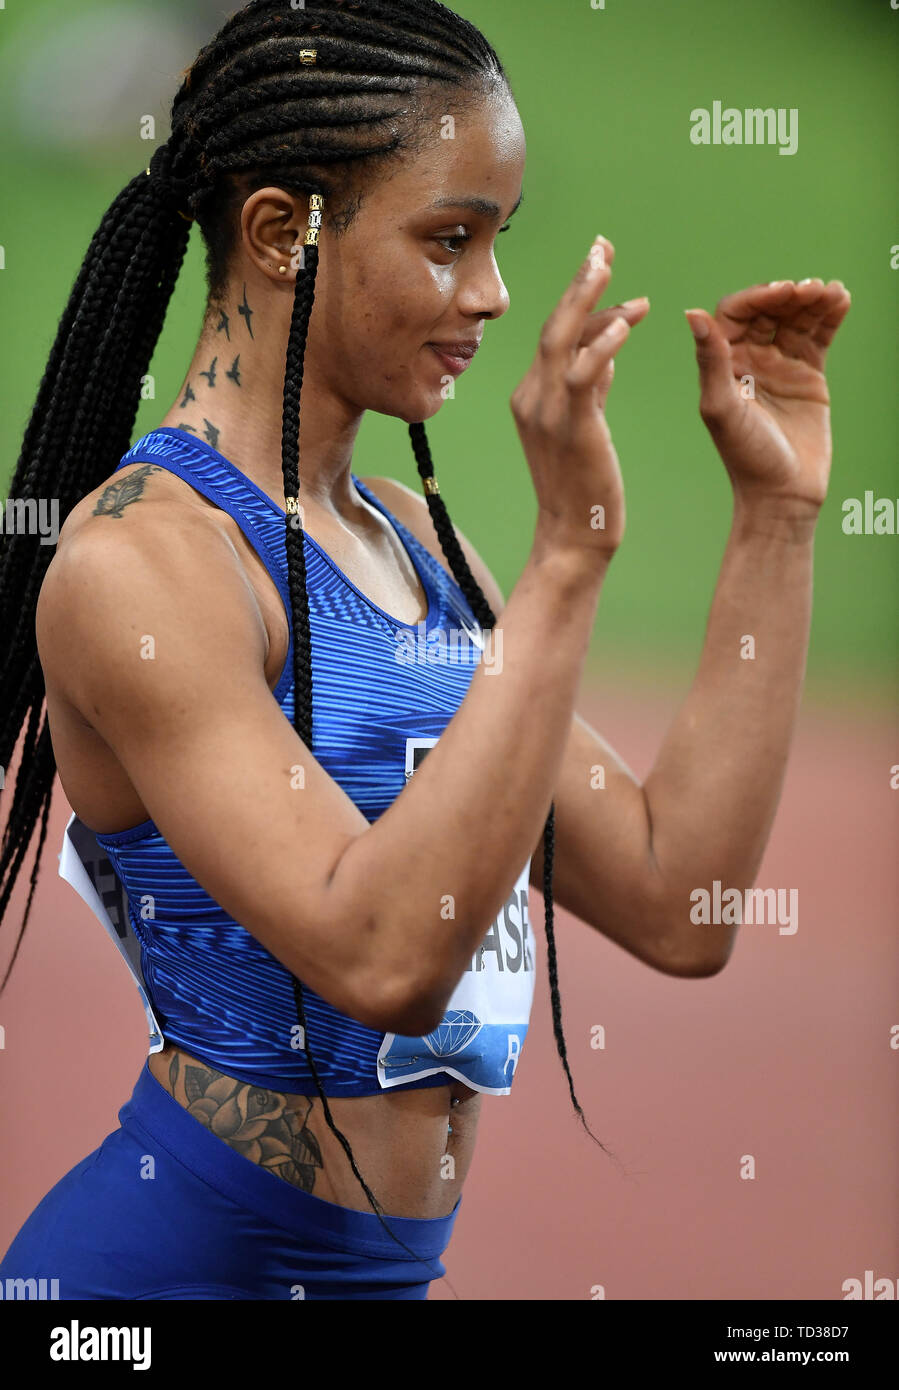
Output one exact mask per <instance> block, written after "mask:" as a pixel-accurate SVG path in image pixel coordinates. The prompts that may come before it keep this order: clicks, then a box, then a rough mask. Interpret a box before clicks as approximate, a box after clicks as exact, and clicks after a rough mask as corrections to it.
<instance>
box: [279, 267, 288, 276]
mask: <svg viewBox="0 0 899 1390" xmlns="http://www.w3.org/2000/svg"><path fill="white" fill-rule="evenodd" d="M278 274H279V275H286V274H287V266H286V265H279V266H278Z"/></svg>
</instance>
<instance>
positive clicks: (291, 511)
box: [284, 497, 300, 516]
mask: <svg viewBox="0 0 899 1390" xmlns="http://www.w3.org/2000/svg"><path fill="white" fill-rule="evenodd" d="M284 501H285V502H286V503H287V514H288V516H299V514H300V499H299V497H285V498H284Z"/></svg>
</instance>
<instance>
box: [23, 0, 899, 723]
mask: <svg viewBox="0 0 899 1390" xmlns="http://www.w3.org/2000/svg"><path fill="white" fill-rule="evenodd" d="M594 3H598V0H594ZM233 8H235V7H229V6H223V5H220V4H215V3H199V0H198V3H195V4H190V3H187V4H176V3H171V4H164V3H154V4H153V5H152V6H151V7H148V6H147V5H146V4H144V3H139V0H133V2H132V0H117V2H116V3H110V0H83V3H81V4H79V5H77V6H72V5H71V3H69V0H27V3H25V0H7V3H6V6H5V8H4V9H3V10H2V11H0V93H2V95H0V114H2V129H3V132H4V134H3V141H2V158H0V178H2V187H3V190H4V206H3V212H2V214H0V244H2V246H3V248H4V251H5V269H4V270H3V271H2V273H0V314H2V322H3V325H4V332H3V334H2V341H0V391H2V407H3V408H2V420H0V445H2V461H0V471H2V481H3V486H4V495H5V490H6V488H8V485H9V480H10V478H11V476H12V473H13V470H14V467H15V460H16V456H17V453H18V448H19V445H20V441H21V435H22V431H23V429H24V426H25V423H26V421H27V418H28V414H29V411H30V408H31V405H32V402H33V398H34V394H35V392H36V390H37V386H38V384H39V381H40V377H41V374H42V372H43V369H44V366H45V363H46V359H47V355H48V353H49V350H50V346H51V343H52V340H53V336H54V332H55V328H56V324H57V321H58V319H59V316H60V314H61V313H62V310H63V307H64V305H65V301H66V298H67V296H68V292H69V289H70V287H71V284H72V281H73V279H74V277H75V275H76V273H77V270H78V267H79V265H80V262H81V259H82V256H83V255H84V252H85V250H86V248H87V244H88V242H89V240H90V237H91V235H92V234H93V232H94V230H95V229H96V226H97V224H98V222H99V220H100V217H101V216H102V213H103V211H104V210H105V208H106V206H107V205H108V204H109V202H110V201H111V200H112V198H113V197H114V196H115V195H116V193H117V192H118V191H119V189H120V188H121V187H122V186H123V184H124V183H125V182H127V180H128V179H129V178H131V177H132V176H133V175H134V174H135V173H136V172H137V171H138V170H139V169H141V168H142V167H144V166H145V164H146V163H147V162H148V161H149V157H150V154H151V152H152V150H153V148H155V145H154V144H152V143H148V142H146V141H144V140H142V139H141V138H140V127H139V123H140V118H141V116H142V115H144V114H148V113H149V114H153V115H155V117H156V118H157V137H158V139H164V138H165V137H166V135H167V133H168V122H167V112H168V108H169V105H170V102H171V98H172V96H173V95H174V92H175V90H176V88H177V86H178V84H179V81H180V78H179V72H180V69H181V68H183V67H185V66H187V65H188V64H189V63H190V62H191V61H192V60H193V57H194V56H195V53H196V51H197V48H198V47H199V46H200V44H201V43H202V42H203V41H205V39H207V38H208V37H210V36H211V34H212V33H213V32H214V30H215V28H216V27H217V26H218V24H219V23H220V22H221V21H222V20H223V19H224V18H225V17H226V16H227V15H228V14H229V13H230V12H231V10H232V9H233ZM455 8H456V9H458V10H459V11H460V12H461V13H462V14H464V15H465V16H466V17H467V18H469V19H471V20H472V21H473V22H474V23H476V24H478V25H479V27H481V28H482V29H483V30H484V32H485V34H486V35H487V37H488V38H489V39H490V40H491V42H492V43H493V44H494V46H495V47H496V48H497V50H498V51H499V53H500V56H501V57H502V59H503V61H504V63H505V65H506V68H507V71H508V73H509V76H510V79H511V82H512V85H513V90H514V91H515V94H516V97H517V100H518V104H519V108H520V111H521V115H522V119H523V122H524V126H525V130H526V133H527V137H528V149H529V153H528V166H527V170H526V173H525V181H524V188H525V203H524V206H523V207H522V209H521V211H520V212H519V213H518V214H517V216H516V218H515V219H514V224H513V230H512V231H511V232H510V233H509V234H508V235H506V236H504V237H503V239H502V241H501V242H498V244H497V257H498V260H499V264H500V268H501V270H502V273H503V275H504V278H505V280H506V284H507V287H508V290H509V293H510V295H511V301H512V306H511V309H510V311H509V313H508V314H507V315H506V316H505V317H504V318H503V319H502V320H500V321H499V322H497V323H496V324H492V325H490V328H489V330H488V332H487V335H486V340H485V342H486V345H485V348H484V350H483V351H482V353H481V355H480V356H479V358H478V362H477V367H476V369H475V370H473V371H471V372H470V373H468V374H467V375H466V376H465V377H464V378H463V379H462V380H461V381H460V382H459V383H457V387H456V398H455V400H454V401H449V402H447V404H446V405H445V406H444V408H443V409H442V410H441V412H440V414H439V415H437V416H436V417H435V418H434V419H433V420H432V421H431V422H430V423H429V434H430V438H431V441H432V445H433V449H434V456H435V460H436V464H437V476H438V477H439V479H440V483H441V490H442V492H443V495H444V497H445V499H446V501H447V504H448V506H449V510H450V514H451V516H452V517H453V519H454V521H455V522H456V523H457V525H458V526H459V527H460V529H461V530H462V531H464V532H465V533H466V534H467V535H468V536H469V537H470V538H471V540H472V541H473V542H474V544H475V545H476V546H477V547H478V549H479V550H480V551H481V553H482V555H483V556H484V558H485V560H486V561H487V563H488V564H489V565H490V567H491V568H492V570H493V572H494V574H495V575H496V577H497V579H498V581H499V583H500V585H501V587H502V588H503V589H504V591H505V593H506V594H507V595H508V593H509V591H510V590H511V588H512V586H513V585H514V583H515V581H516V579H517V577H518V575H519V573H520V571H521V568H522V566H523V564H524V562H525V560H526V558H527V555H528V551H529V549H530V545H531V540H532V536H533V526H534V520H535V517H536V504H535V498H534V492H533V487H532V484H531V480H530V475H529V472H528V469H527V464H526V462H525V460H524V456H523V454H522V451H521V448H520V445H519V442H518V438H517V434H516V432H515V427H514V423H513V420H512V417H511V414H510V412H509V408H508V398H509V396H510V394H511V392H512V391H513V389H514V387H515V386H516V384H517V382H518V381H519V379H520V378H521V376H522V375H523V373H524V372H525V370H526V369H527V367H528V365H529V362H530V360H531V357H532V355H533V352H534V348H535V346H536V341H537V337H538V335H539V331H540V327H541V324H542V322H543V320H544V319H545V318H546V316H547V315H548V313H549V312H550V311H551V309H552V308H553V306H554V305H555V303H556V301H557V299H558V297H559V295H560V294H561V293H562V291H563V290H564V288H565V286H566V284H567V283H568V281H569V279H570V278H571V276H572V274H573V273H574V271H575V269H576V268H577V265H578V263H579V262H580V260H581V259H582V258H583V256H584V255H585V253H586V251H587V248H588V246H589V243H590V241H591V240H592V238H593V236H594V235H595V234H596V233H597V232H603V233H605V234H606V235H607V236H609V237H610V238H611V239H612V241H613V242H614V243H615V247H616V261H615V278H614V282H613V292H612V291H610V296H609V299H608V302H615V301H617V300H620V299H625V298H629V297H632V296H635V295H639V294H648V295H649V296H650V299H651V300H652V311H651V313H650V315H649V318H648V320H647V321H646V322H645V323H644V324H643V325H641V326H640V327H639V328H638V329H636V330H635V332H634V334H633V336H632V340H631V341H630V342H629V343H628V344H627V346H626V348H625V349H624V351H623V352H622V354H621V356H620V358H619V366H618V371H617V375H616V381H615V385H614V390H613V393H612V396H611V399H610V402H609V411H608V413H609V419H610V423H611V426H612V430H613V434H614V437H615V442H616V446H617V449H618V453H619V457H620V459H621V464H622V468H623V471H624V475H625V482H626V487H627V500H628V530H627V536H626V539H625V543H624V546H623V547H622V549H621V551H620V552H619V554H618V556H617V557H616V560H615V563H614V566H613V568H612V571H611V575H610V578H609V580H608V582H607V584H606V586H605V588H604V590H603V596H602V601H601V605H600V615H599V621H598V624H597V628H596V631H595V633H594V638H593V642H592V646H591V652H590V669H591V671H593V672H596V673H597V674H599V673H602V675H603V677H604V678H606V677H607V678H609V679H614V678H617V677H619V676H624V677H626V678H627V679H632V678H633V679H636V680H638V681H640V682H643V681H647V682H651V683H659V684H667V683H668V682H670V681H674V682H675V683H679V682H680V681H681V680H682V679H686V678H687V677H688V675H689V673H690V671H691V670H692V669H693V667H694V665H695V662H696V659H697V657H698V654H699V651H700V647H701V643H702V638H703V632H704V626H705V619H706V614H707V611H708V605H709V601H710V598H711V594H712V590H713V586H714V582H715V576H716V573H717V568H718V564H719V561H720V558H721V553H722V549H723V546H724V543H725V540H726V536H727V530H728V522H729V512H730V493H729V486H728V483H727V479H726V475H725V473H724V469H723V466H722V464H721V462H720V460H719V459H718V456H717V454H716V452H715V450H714V448H713V446H712V445H711V443H710V441H709V439H708V437H707V435H706V433H705V430H704V427H703V426H702V423H701V421H700V419H699V416H698V412H697V395H698V393H697V376H696V366H695V358H694V352H693V342H692V338H691V336H690V334H689V331H688V329H687V325H686V321H685V320H684V318H683V313H682V310H683V309H684V308H686V307H690V306H693V305H701V306H704V307H705V308H707V309H709V310H712V309H714V306H715V303H716V301H717V300H718V299H719V298H720V297H721V296H722V295H724V294H727V293H730V292H732V291H734V290H736V289H740V288H742V287H743V286H745V285H749V284H752V283H754V282H757V281H760V280H771V279H780V278H784V277H790V278H794V279H802V278H804V277H805V276H814V275H818V276H821V277H822V278H823V279H825V280H827V279H831V278H838V279H841V280H843V281H844V282H845V284H846V285H847V286H848V288H849V289H850V290H851V292H852V295H853V307H852V310H851V313H850V315H849V317H848V319H847V321H846V323H845V324H844V325H843V327H842V328H841V330H840V333H839V334H838V337H837V339H836V341H835V343H834V346H833V348H832V349H831V354H830V360H829V367H828V380H829V384H830V390H831V396H832V402H833V433H834V467H833V475H832V482H831V491H830V498H829V500H828V503H827V506H826V508H825V510H824V513H823V516H822V519H821V524H820V528H819V540H818V543H817V552H816V601H815V615H814V628H813V638H812V648H811V656H810V663H809V680H808V691H809V696H810V698H812V699H814V700H822V699H826V700H831V699H834V698H838V699H840V700H841V701H842V700H845V699H850V700H852V699H855V698H856V697H860V698H862V699H863V700H864V701H865V702H866V703H867V704H869V705H872V706H875V705H880V704H881V703H883V702H884V701H887V700H889V699H891V698H892V697H894V696H895V691H896V675H897V642H896V635H897V617H899V586H897V584H896V554H897V545H899V541H897V538H896V537H895V536H846V535H844V534H843V531H842V529H841V521H842V512H841V505H840V504H841V502H842V501H843V499H844V498H847V497H862V496H863V494H864V491H865V490H866V489H871V490H873V492H874V494H875V496H877V497H891V498H893V499H894V500H895V499H897V498H899V470H897V459H899V412H897V408H896V396H897V390H896V382H897V379H899V352H897V336H896V302H897V285H899V270H893V269H891V265H890V261H891V250H890V249H891V247H892V246H894V245H896V244H897V243H899V213H897V200H896V189H897V180H896V163H897V161H896V131H897V125H899V121H897V117H899V96H897V85H896V71H897V64H896V58H897V52H899V12H897V11H894V10H892V9H891V6H890V3H889V0H757V3H756V4H754V5H751V6H747V5H745V4H742V3H738V2H737V0H678V3H665V0H607V3H606V5H605V8H604V9H594V8H593V5H592V4H591V0H459V3H457V4H456V6H455ZM715 100H719V101H721V102H722V104H723V105H724V106H735V107H739V108H744V107H768V106H771V107H774V108H781V107H783V108H793V107H796V108H798V111H799V124H798V131H799V148H798V152H797V153H796V154H794V155H792V156H787V155H780V154H779V153H778V150H777V147H776V146H761V147H752V146H725V145H721V146H694V145H693V144H691V142H690V139H689V130H690V120H689V113H690V111H691V110H692V109H693V108H694V107H706V108H709V109H711V107H712V103H713V102H714V101H715ZM373 254H376V251H375V252H373ZM203 302H204V287H203V256H202V247H201V242H200V237H199V233H198V232H197V231H196V230H195V231H194V233H193V237H192V241H191V249H190V252H189V256H188V260H187V262H186V264H185V269H184V271H183V272H182V276H181V280H180V281H179V285H178V288H177V291H176V294H175V296H174V298H173V300H172V305H171V309H170V311H169V318H168V320H167V323H166V327H165V330H164V333H163V336H162V338H161V340H160V344H159V349H158V351H157V354H156V358H155V360H154V364H153V368H152V370H153V373H154V375H155V376H156V382H157V397H156V400H155V401H148V402H145V403H144V404H143V405H142V406H141V410H140V414H139V417H138V426H137V430H136V433H135V438H136V437H137V436H138V435H139V434H142V433H144V432H145V431H146V430H148V429H151V428H152V427H153V426H154V425H155V424H156V423H158V420H159V418H160V417H161V416H162V414H163V413H164V412H165V410H167V409H168V406H169V403H170V401H171V398H172V397H173V395H174V393H175V391H176V390H177V389H178V386H179V383H180V381H181V378H182V375H183V372H184V369H185V366H186V363H187V361H188V360H189V358H190V355H191V353H192V350H193V345H194V343H195V340H196V335H197V333H198V331H199V327H200V321H201V317H202V309H203ZM353 468H354V471H355V472H356V473H357V475H362V476H365V475H368V474H374V475H379V474H384V475H387V476H393V477H396V478H399V479H401V480H402V481H404V482H406V483H408V484H410V485H411V486H414V487H418V475H417V472H416V469H415V464H414V460H413V457H412V452H411V449H410V448H409V445H408V439H407V434H406V430H405V426H404V425H403V424H402V423H401V422H400V421H398V420H395V419H390V418H387V417H384V416H376V415H371V414H369V415H368V416H367V417H366V420H365V422H364V424H363V427H362V431H361V433H360V436H359V443H358V447H357V452H356V455H355V457H354V462H353Z"/></svg>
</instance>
